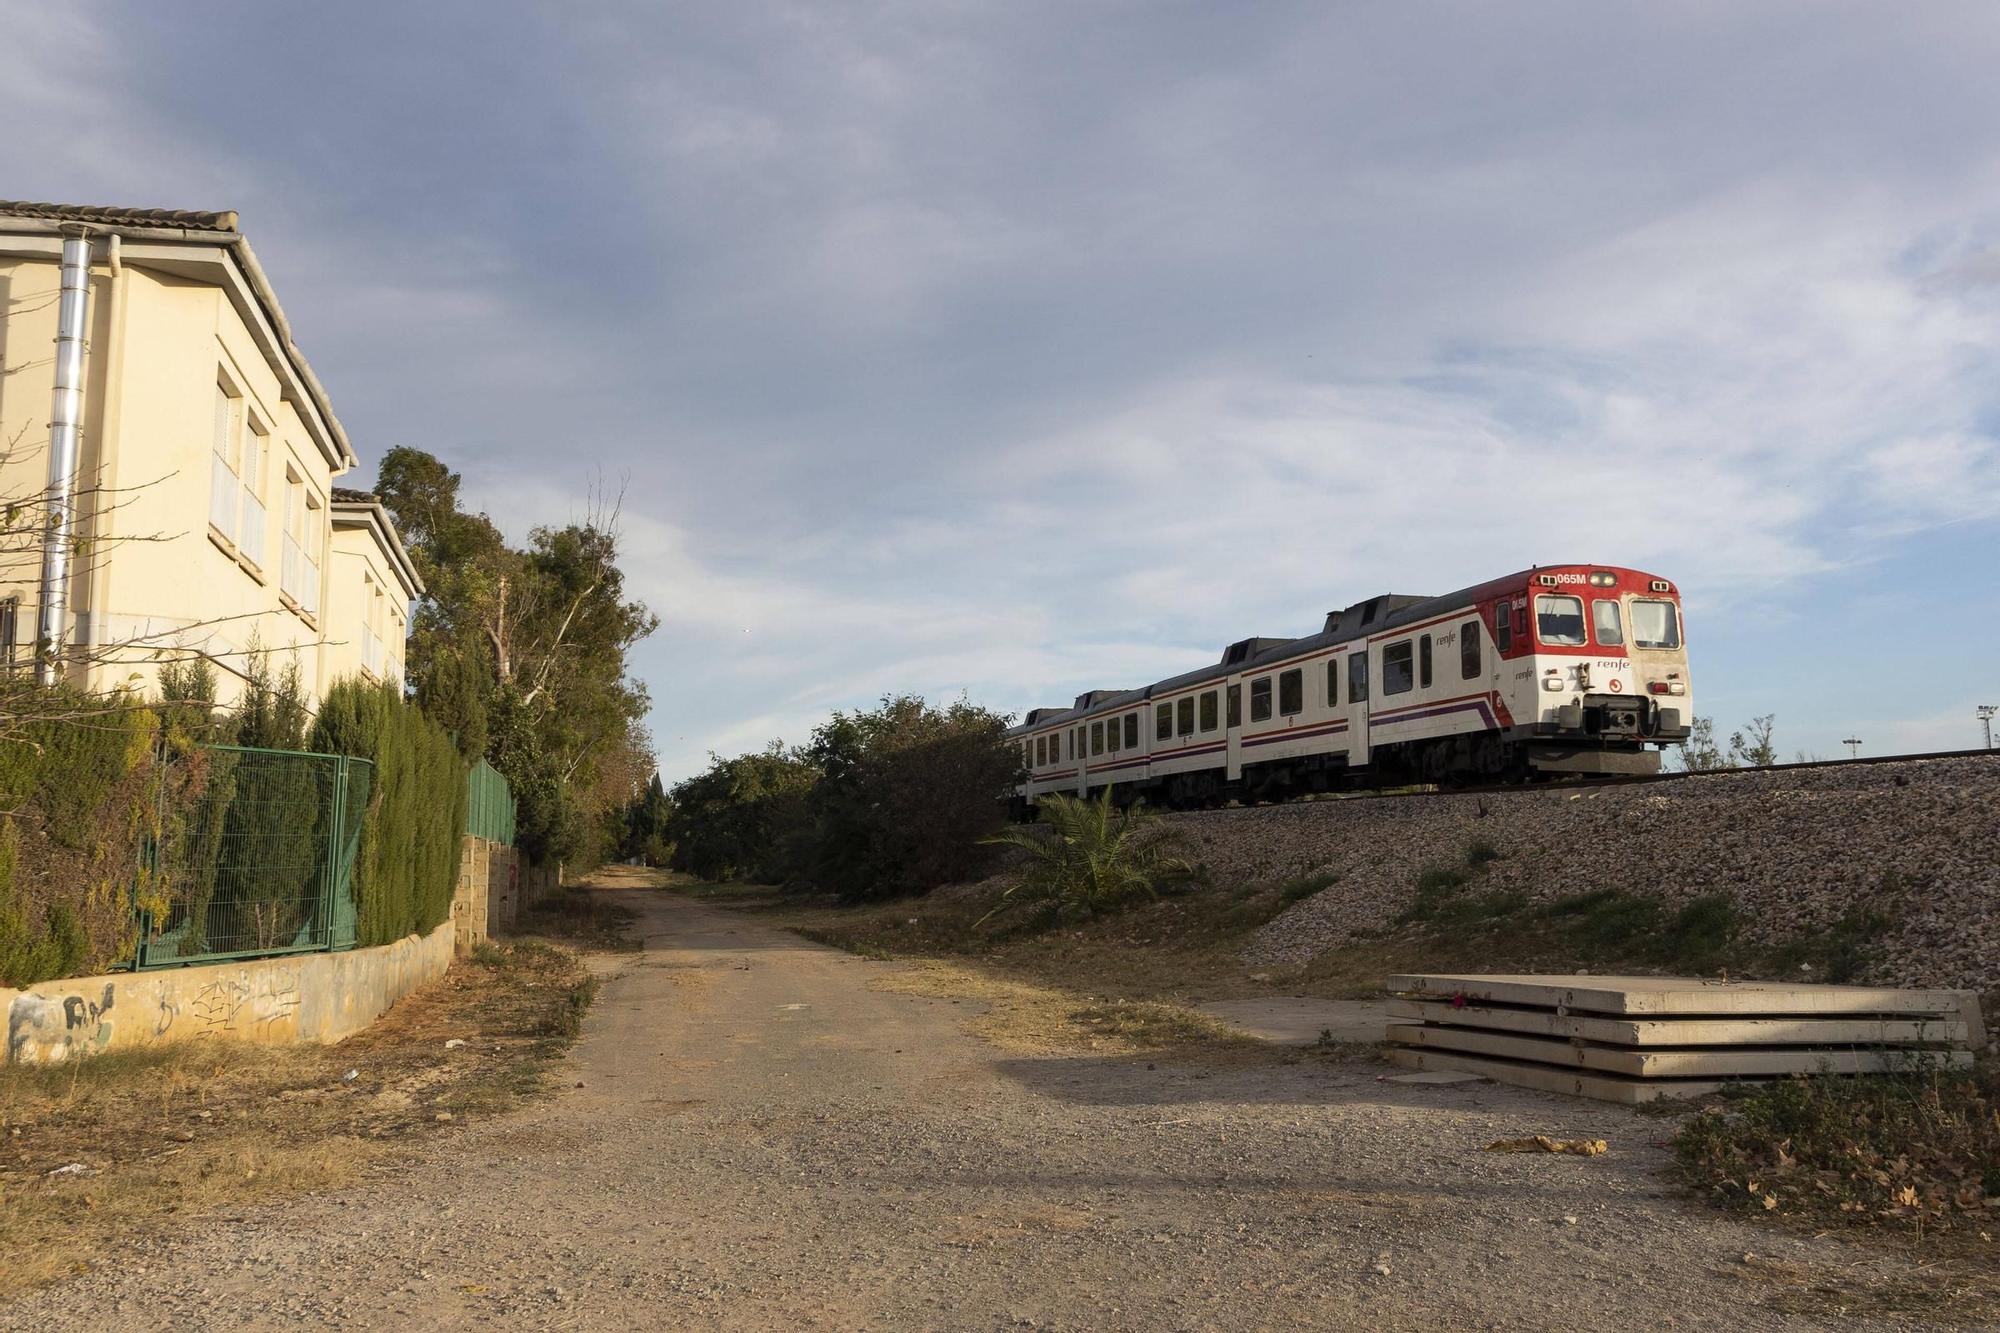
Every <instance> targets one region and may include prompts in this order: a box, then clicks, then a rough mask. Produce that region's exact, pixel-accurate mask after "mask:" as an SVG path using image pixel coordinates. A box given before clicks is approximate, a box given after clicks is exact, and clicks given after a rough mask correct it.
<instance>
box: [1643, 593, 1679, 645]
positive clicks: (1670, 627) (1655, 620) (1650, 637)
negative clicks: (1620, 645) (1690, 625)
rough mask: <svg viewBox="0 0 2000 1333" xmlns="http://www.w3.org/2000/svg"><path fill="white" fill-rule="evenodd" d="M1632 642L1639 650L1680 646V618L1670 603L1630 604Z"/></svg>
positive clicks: (1646, 602) (1648, 602)
mask: <svg viewBox="0 0 2000 1333" xmlns="http://www.w3.org/2000/svg"><path fill="white" fill-rule="evenodd" d="M1632 642H1633V643H1634V644H1636V645H1638V646H1639V647H1641V648H1678V647H1680V646H1681V618H1680V616H1678V615H1677V614H1675V610H1674V604H1673V603H1672V602H1652V601H1635V602H1633V603H1632Z"/></svg>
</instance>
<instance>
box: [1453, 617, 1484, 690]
mask: <svg viewBox="0 0 2000 1333" xmlns="http://www.w3.org/2000/svg"><path fill="white" fill-rule="evenodd" d="M1458 674H1459V675H1461V676H1463V677H1465V678H1466V679H1467V680H1471V679H1472V678H1473V677H1474V676H1476V675H1478V674H1479V622H1478V621H1476V620H1469V621H1467V622H1466V623H1465V624H1463V625H1461V626H1459V628H1458Z"/></svg>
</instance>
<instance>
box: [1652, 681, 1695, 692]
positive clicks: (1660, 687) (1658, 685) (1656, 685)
mask: <svg viewBox="0 0 2000 1333" xmlns="http://www.w3.org/2000/svg"><path fill="white" fill-rule="evenodd" d="M1646 688H1647V689H1649V690H1651V691H1652V692H1653V693H1654V694H1686V693H1687V692H1688V687H1687V685H1686V683H1685V682H1682V681H1678V680H1656V681H1654V682H1653V683H1652V684H1651V685H1648V686H1647V687H1646Z"/></svg>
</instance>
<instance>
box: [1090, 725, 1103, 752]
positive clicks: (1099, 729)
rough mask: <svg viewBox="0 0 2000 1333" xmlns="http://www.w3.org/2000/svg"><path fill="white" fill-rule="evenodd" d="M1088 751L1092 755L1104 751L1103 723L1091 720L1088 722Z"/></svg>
mask: <svg viewBox="0 0 2000 1333" xmlns="http://www.w3.org/2000/svg"><path fill="white" fill-rule="evenodd" d="M1090 752H1091V754H1093V755H1099V754H1103V753H1104V724H1103V723H1102V722H1093V723H1091V724H1090Z"/></svg>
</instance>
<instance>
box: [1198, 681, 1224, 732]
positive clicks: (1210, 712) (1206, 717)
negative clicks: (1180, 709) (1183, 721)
mask: <svg viewBox="0 0 2000 1333" xmlns="http://www.w3.org/2000/svg"><path fill="white" fill-rule="evenodd" d="M1220 702H1221V698H1220V696H1218V695H1217V694H1216V692H1215V691H1214V690H1210V691H1209V692H1208V693H1207V694H1204V695H1202V696H1201V729H1202V730H1203V731H1214V730H1215V729H1216V728H1217V727H1219V726H1221V725H1222V720H1221V718H1220V717H1219V716H1218V710H1217V708H1216V705H1217V704H1218V703H1220Z"/></svg>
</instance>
